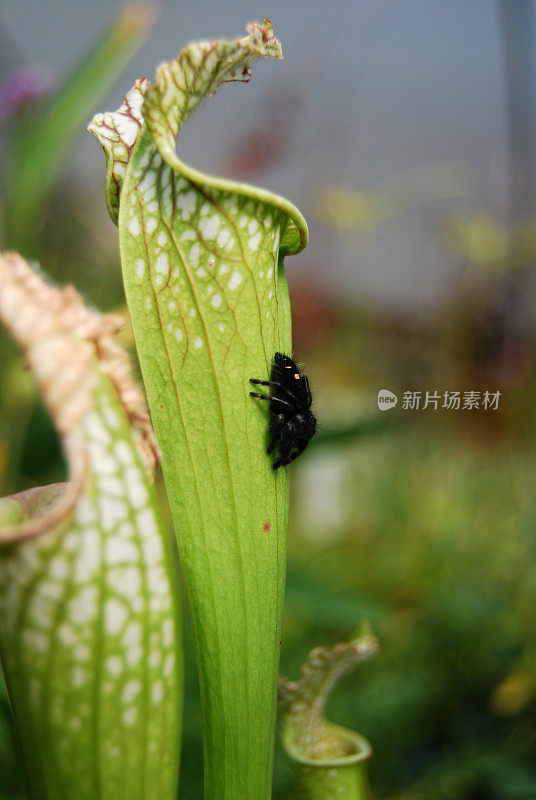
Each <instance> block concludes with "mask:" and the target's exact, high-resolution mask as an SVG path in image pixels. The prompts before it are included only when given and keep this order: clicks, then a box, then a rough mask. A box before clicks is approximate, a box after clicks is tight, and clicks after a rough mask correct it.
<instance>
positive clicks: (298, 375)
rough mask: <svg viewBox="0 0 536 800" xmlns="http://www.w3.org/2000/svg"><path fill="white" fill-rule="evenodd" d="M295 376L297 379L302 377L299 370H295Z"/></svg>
mask: <svg viewBox="0 0 536 800" xmlns="http://www.w3.org/2000/svg"><path fill="white" fill-rule="evenodd" d="M294 377H295V378H296V380H299V377H300V374H299V372H295V373H294Z"/></svg>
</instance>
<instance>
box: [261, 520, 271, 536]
mask: <svg viewBox="0 0 536 800" xmlns="http://www.w3.org/2000/svg"><path fill="white" fill-rule="evenodd" d="M271 527H272V523H271V522H270V520H269V519H267V520H266V522H265V523H264V525H263V526H262V529H263V531H264V533H268V531H269V530H270V528H271Z"/></svg>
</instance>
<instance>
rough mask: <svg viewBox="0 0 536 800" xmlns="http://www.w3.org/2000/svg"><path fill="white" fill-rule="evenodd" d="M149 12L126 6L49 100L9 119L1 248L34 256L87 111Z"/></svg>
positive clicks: (142, 30) (127, 55) (141, 32)
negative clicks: (45, 214) (46, 210)
mask: <svg viewBox="0 0 536 800" xmlns="http://www.w3.org/2000/svg"><path fill="white" fill-rule="evenodd" d="M152 18H153V12H152V11H151V9H150V7H148V6H146V7H143V6H140V7H134V6H131V7H126V8H125V9H124V10H123V11H122V12H121V13H120V14H119V16H118V17H117V19H116V21H115V22H114V23H113V24H112V25H111V26H110V28H109V29H108V30H107V31H106V32H105V34H104V35H103V36H102V38H101V39H100V41H98V42H97V43H95V44H94V45H93V46H92V48H91V49H90V52H89V53H88V55H87V56H86V58H85V59H84V60H83V61H82V62H81V63H80V64H79V65H78V66H77V67H75V69H74V70H73V71H71V72H70V73H69V76H68V78H67V80H66V81H65V82H64V83H63V84H62V85H61V86H60V87H59V88H58V89H57V91H56V92H55V94H54V96H52V97H45V98H43V100H42V102H41V103H39V104H37V103H36V104H35V105H33V106H32V105H28V104H26V106H25V108H24V113H21V114H16V115H14V116H13V118H12V120H11V123H12V131H11V136H10V139H11V147H10V153H9V158H8V162H7V164H8V166H7V174H6V184H7V185H6V194H5V207H4V212H5V213H4V216H5V219H4V223H3V225H2V228H3V229H4V235H3V237H2V238H3V247H4V249H7V248H10V249H15V250H19V251H21V252H22V253H23V254H24V255H26V256H33V257H35V256H37V255H38V253H39V248H38V245H37V241H36V240H38V234H39V232H40V230H41V226H42V218H43V214H42V212H43V208H44V205H45V203H46V201H47V200H48V199H49V197H50V194H51V192H52V190H53V188H54V185H55V183H56V181H57V179H58V176H59V175H60V174H61V171H62V167H64V166H65V162H66V157H67V155H68V153H69V151H70V148H71V146H72V143H73V140H74V139H75V137H76V136H77V135H79V133H80V131H81V130H83V128H84V122H85V121H86V120H87V119H88V116H89V114H90V112H91V109H93V108H95V106H96V105H98V103H99V101H100V100H101V99H102V98H103V97H104V96H105V95H106V93H107V92H108V91H109V90H110V88H111V87H112V86H113V85H114V83H115V81H116V80H117V77H118V75H119V74H120V73H121V72H122V70H123V69H124V68H125V67H126V65H127V64H128V63H129V61H130V60H131V59H132V57H133V55H134V54H135V53H136V52H137V50H138V48H139V47H140V46H141V44H142V42H143V40H144V39H145V36H146V34H147V30H148V27H149V25H150V23H151V21H152Z"/></svg>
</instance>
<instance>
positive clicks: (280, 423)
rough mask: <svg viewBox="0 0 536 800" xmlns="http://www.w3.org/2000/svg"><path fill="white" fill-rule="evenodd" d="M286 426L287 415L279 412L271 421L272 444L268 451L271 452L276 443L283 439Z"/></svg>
mask: <svg viewBox="0 0 536 800" xmlns="http://www.w3.org/2000/svg"><path fill="white" fill-rule="evenodd" d="M284 427H285V415H284V414H278V415H277V417H274V418H273V420H272V421H271V423H270V433H271V435H272V438H271V439H270V444H269V445H268V450H267V452H268V453H271V452H272V450H273V449H274V447H275V446H276V444H277V443H278V442H279V440H280V439H281V433H282V431H283V428H284Z"/></svg>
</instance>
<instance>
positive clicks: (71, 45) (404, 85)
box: [0, 0, 508, 309]
mask: <svg viewBox="0 0 536 800" xmlns="http://www.w3.org/2000/svg"><path fill="white" fill-rule="evenodd" d="M121 5H122V3H120V2H114V0H108V1H107V2H74V3H73V2H72V1H71V2H69V1H68V0H48V1H47V2H44V1H42V2H37V1H35V2H30V1H29V0H3V2H2V5H1V7H0V8H1V10H0V14H1V20H2V25H3V27H4V29H5V30H6V31H7V33H8V35H9V37H10V38H11V40H12V42H13V44H14V47H15V52H16V53H17V54H18V56H19V57H20V61H19V62H18V64H14V66H21V65H22V64H28V65H41V66H46V67H47V68H48V69H49V70H50V72H51V73H52V75H53V77H54V78H58V79H59V78H60V77H61V76H62V75H64V74H65V73H66V72H67V71H68V69H69V68H70V66H71V65H72V64H74V63H75V62H76V60H77V58H79V57H80V55H81V53H83V51H85V50H86V49H87V48H88V47H89V45H90V43H91V41H92V40H93V39H94V37H95V36H96V35H97V34H98V32H99V31H100V30H101V29H102V28H103V27H104V26H105V25H106V21H107V20H108V19H110V17H111V15H112V14H113V12H114V9H119V8H120V7H121ZM160 8H161V10H160V14H159V16H158V18H157V20H156V23H155V26H154V30H153V33H152V36H151V37H150V38H149V40H148V41H147V43H146V44H145V45H144V47H143V49H142V50H141V52H140V53H139V55H138V56H137V58H136V59H135V61H134V66H131V67H130V68H129V70H128V71H127V72H126V73H125V74H124V76H123V78H122V80H121V81H120V85H119V86H118V87H117V88H116V90H115V91H114V93H113V95H112V96H111V97H110V98H109V101H108V103H107V104H106V106H107V107H109V108H112V107H113V108H115V107H116V105H117V104H118V103H119V102H120V100H121V97H122V95H123V94H124V90H126V89H127V88H129V87H130V85H131V83H132V82H133V80H134V78H136V77H142V76H147V77H149V78H152V77H153V75H154V69H155V65H156V64H157V63H158V62H159V61H162V60H166V59H169V58H172V57H173V56H174V55H175V54H176V53H177V51H178V50H179V49H180V47H181V45H183V44H184V43H185V42H187V41H188V40H191V39H195V38H213V37H221V36H229V37H233V36H236V35H241V34H242V32H243V27H244V24H245V22H247V21H250V20H255V19H257V20H262V19H263V17H264V16H267V17H269V18H270V19H271V20H272V23H273V25H274V29H275V32H276V35H277V36H278V37H279V38H280V39H281V42H282V45H283V51H284V55H285V60H284V61H283V62H273V63H263V64H259V65H257V67H256V69H255V70H254V76H253V80H252V81H251V83H250V84H249V85H248V86H244V85H242V84H237V85H230V86H228V87H225V89H224V90H223V91H222V92H221V93H220V94H219V95H217V96H216V97H215V98H214V99H213V100H211V101H210V103H208V104H207V105H206V107H205V108H204V109H203V110H202V111H201V112H200V113H199V114H198V115H197V116H196V117H194V119H193V120H192V121H191V123H189V125H188V126H187V128H186V129H185V131H184V133H183V134H182V135H181V139H180V140H179V149H180V152H181V157H183V158H184V159H185V160H189V161H190V162H191V163H193V164H195V165H196V166H199V167H202V168H203V169H205V170H216V171H221V170H222V168H224V167H225V165H228V172H227V174H232V164H231V165H230V166H229V158H230V153H231V154H232V153H233V148H236V147H237V146H238V145H239V143H240V142H241V141H242V137H243V136H244V134H245V132H247V131H248V130H249V129H257V130H262V129H263V128H264V129H266V128H269V126H270V125H273V124H274V121H275V124H277V125H279V126H282V128H283V130H284V131H285V134H284V139H285V152H284V155H283V158H282V160H280V161H279V162H278V163H275V164H273V165H272V166H270V167H268V168H267V169H265V170H263V171H262V172H258V173H255V172H254V173H253V174H251V175H250V176H249V177H248V180H249V181H250V182H252V183H261V184H263V185H266V186H268V187H270V188H272V189H274V190H276V191H277V192H279V193H282V194H285V195H287V196H288V197H289V198H290V199H291V200H293V201H294V202H296V204H297V205H298V206H299V207H300V208H301V210H302V211H303V212H304V214H305V215H306V216H307V217H308V220H309V222H310V228H311V245H310V247H309V248H308V250H307V251H305V253H303V254H302V255H300V256H298V257H297V258H296V259H292V261H291V262H289V264H288V268H289V270H296V271H300V272H302V273H303V274H307V273H312V274H314V276H315V279H316V280H317V281H322V282H323V283H325V284H326V285H328V286H329V287H331V288H332V289H333V290H334V291H336V292H341V291H343V292H345V293H346V294H348V295H349V296H351V297H354V298H355V299H358V298H362V299H363V300H364V301H368V300H373V301H376V300H378V301H380V302H383V303H389V304H395V305H398V306H402V307H405V308H408V309H409V308H415V307H417V308H418V307H421V306H425V305H427V304H428V303H429V302H430V300H432V299H433V298H434V297H436V296H437V293H438V292H440V291H441V289H442V287H443V286H444V285H446V284H447V283H451V282H452V280H455V279H456V277H455V276H456V274H457V273H458V272H459V270H460V262H459V261H456V259H455V258H453V257H452V256H449V255H447V254H445V253H444V252H442V251H441V250H440V249H439V248H438V247H437V244H436V241H435V239H436V233H437V230H436V228H437V217H438V215H439V214H442V213H444V212H445V211H446V210H448V209H449V208H453V207H454V208H463V207H464V205H463V204H461V203H460V202H456V203H454V204H452V203H450V204H449V203H446V202H443V203H440V204H438V203H435V204H434V205H433V206H431V207H429V208H425V209H422V208H420V209H417V210H413V211H411V212H408V213H405V214H402V215H400V216H398V217H397V218H395V219H393V220H392V221H389V222H387V223H385V225H383V226H382V228H381V230H380V231H379V233H378V234H377V235H375V236H372V237H365V236H363V235H357V234H346V235H343V236H341V235H339V234H336V233H335V232H334V231H332V230H330V229H329V228H327V227H326V226H324V225H320V224H318V223H317V222H315V219H314V216H313V210H314V204H315V197H316V196H317V190H318V187H319V186H322V185H324V184H326V183H332V184H341V185H344V186H346V187H349V188H351V187H354V186H355V187H358V188H360V189H366V188H367V187H368V186H370V185H373V184H374V183H375V182H376V181H379V180H381V179H384V178H387V177H389V176H390V175H392V174H393V173H397V172H399V171H402V170H406V169H408V168H412V167H416V166H419V165H424V164H428V163H430V162H437V161H446V160H451V159H452V160H459V159H461V160H463V161H465V162H467V163H469V164H472V165H473V167H474V175H473V174H472V173H471V172H470V171H469V170H468V171H467V177H468V180H470V183H471V187H472V192H473V198H472V199H471V200H470V201H466V202H465V207H468V208H473V209H477V208H489V209H490V210H491V211H492V212H493V213H496V214H498V215H499V216H501V215H503V216H504V215H505V213H506V205H507V198H508V191H507V188H508V181H507V180H506V175H507V170H506V164H507V159H506V136H507V127H506V115H505V94H504V74H503V73H504V65H503V55H502V31H501V25H500V14H499V11H500V7H499V4H498V3H495V2H493V1H492V0H470V2H467V0H449V2H445V0H427V2H422V0H419V1H418V0H374V2H372V0H356V1H354V2H344V1H343V0H330V2H320V1H319V0H308V2H301V1H298V0H294V1H292V0H288V1H287V2H269V1H267V2H263V3H260V2H248V3H242V2H236V1H235V2H233V1H232V0H231V2H221V0H206V1H205V2H203V0H198V1H197V2H195V0H183V1H182V2H171V0H167V1H166V2H162V3H161V4H160ZM95 110H103V109H91V110H88V119H89V118H90V117H91V113H92V112H93V111H95ZM77 154H78V155H79V156H80V160H81V162H82V163H83V168H84V171H85V172H86V174H87V176H88V180H89V181H90V182H91V184H92V185H95V182H98V181H101V180H103V179H104V169H103V156H102V154H101V152H100V150H99V148H98V146H97V145H96V143H95V142H94V141H92V137H90V135H89V134H86V135H83V134H82V136H81V138H80V144H79V146H78V149H77ZM247 159H248V152H247V147H246V148H245V150H244V160H245V162H246V165H247ZM229 170H230V171H229Z"/></svg>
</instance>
